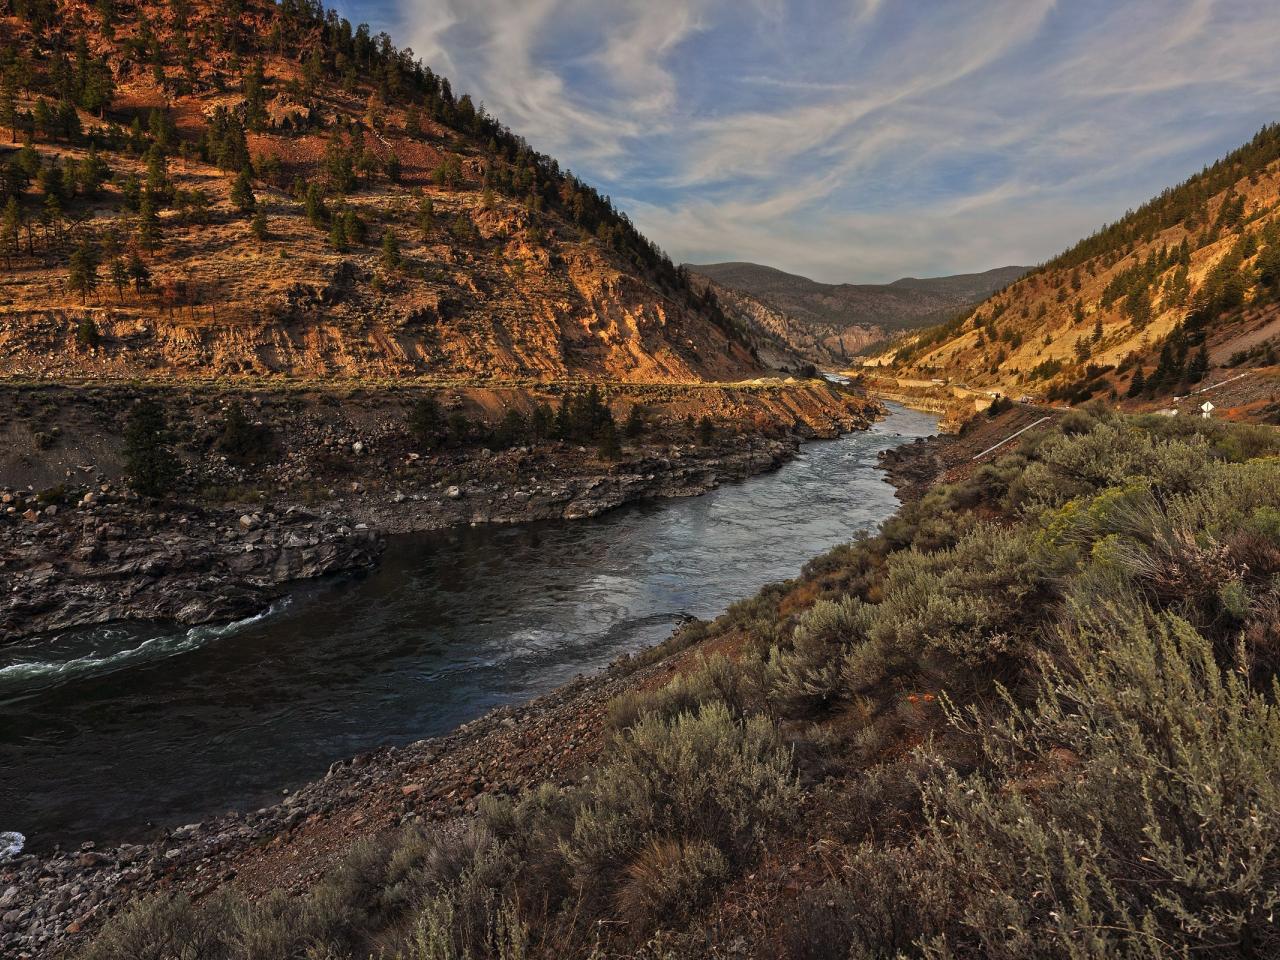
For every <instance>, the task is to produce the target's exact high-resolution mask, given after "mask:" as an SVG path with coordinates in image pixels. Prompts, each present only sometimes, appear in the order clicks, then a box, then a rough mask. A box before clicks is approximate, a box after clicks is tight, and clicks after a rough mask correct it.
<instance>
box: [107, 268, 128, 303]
mask: <svg viewBox="0 0 1280 960" xmlns="http://www.w3.org/2000/svg"><path fill="white" fill-rule="evenodd" d="M111 285H112V286H114V287H115V288H116V299H117V300H119V301H121V302H122V303H123V302H124V288H125V287H127V286H128V285H129V270H128V268H127V267H126V266H125V265H124V261H123V260H121V259H120V258H119V257H116V258H115V259H113V260H112V261H111Z"/></svg>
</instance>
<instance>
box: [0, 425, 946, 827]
mask: <svg viewBox="0 0 1280 960" xmlns="http://www.w3.org/2000/svg"><path fill="white" fill-rule="evenodd" d="M936 419H937V418H936V417H934V416H932V415H930V414H925V413H919V412H916V411H912V410H907V409H905V408H902V407H897V406H893V407H891V409H890V415H889V416H888V417H887V418H886V419H885V420H882V421H881V422H880V423H878V424H876V425H875V426H874V427H873V428H872V429H871V430H869V431H866V432H863V433H857V434H852V435H849V436H846V437H844V438H841V439H839V440H829V441H818V442H814V443H810V444H807V445H805V447H804V448H803V450H802V452H801V454H800V456H799V457H797V458H796V459H795V460H793V461H791V462H790V463H788V464H786V465H785V466H784V467H782V468H781V469H780V470H777V471H775V472H774V473H771V474H766V475H763V476H759V477H754V478H752V479H749V480H745V481H742V482H740V483H733V484H727V485H725V486H723V487H721V488H720V489H718V490H715V491H713V492H711V493H709V494H706V495H704V496H701V497H696V498H692V499H688V500H668V501H661V502H655V503H645V504H638V505H633V506H629V507H625V508H623V509H620V510H616V511H613V512H612V513H609V514H606V515H605V516H602V517H598V518H595V519H592V520H579V521H573V522H547V523H534V524H528V525H524V526H518V527H477V528H461V529H456V530H451V531H448V532H444V533H439V534H431V535H414V536H405V537H397V538H393V539H392V540H391V542H390V543H389V544H388V548H387V551H386V553H385V555H384V557H383V562H382V563H381V565H380V566H379V567H378V568H377V569H376V570H374V571H372V572H370V573H367V574H363V575H359V576H351V577H344V578H338V579H331V580H327V581H323V582H321V583H317V584H312V585H309V586H307V587H304V588H302V589H299V590H298V591H296V592H295V593H294V595H293V596H291V597H290V598H289V599H288V600H287V601H286V602H284V603H282V604H279V605H277V607H275V608H273V609H272V610H271V611H270V612H267V613H265V614H264V615H262V616H260V617H257V618H254V619H252V620H250V621H246V622H243V623H240V624H233V625H229V626H223V627H216V628H210V627H202V628H196V629H193V630H175V629H173V628H167V629H164V628H154V627H138V626H116V627H100V628H96V629H93V630H85V631H76V632H70V633H66V634H60V635H56V636H53V637H44V638H40V639H38V640H32V641H28V642H25V643H22V644H19V645H17V646H9V647H5V648H3V649H0V831H20V832H21V833H22V834H25V835H26V837H27V846H28V850H30V851H40V850H47V849H50V848H51V847H52V846H53V845H54V844H55V843H61V844H63V845H64V846H66V845H71V844H77V843H79V842H80V841H82V840H86V839H93V840H96V841H99V842H117V841H122V840H132V839H137V838H140V837H143V836H145V835H147V833H148V832H149V830H150V829H151V828H153V827H155V826H174V825H177V824H181V823H187V822H190V821H194V820H198V819H201V818H203V817H206V816H209V815H213V814H218V813H223V812H226V811H227V810H230V809H246V808H252V807H257V806H261V805H263V804H264V803H267V802H270V801H272V800H274V799H278V798H279V796H280V791H281V790H282V789H283V788H291V787H294V786H296V785H298V784H300V783H303V782H306V781H307V780H310V779H314V778H315V777H317V776H320V775H321V774H323V773H324V771H325V770H326V769H327V767H328V766H329V764H330V763H332V762H333V761H334V760H338V759H342V758H346V757H349V756H351V755H353V754H356V753H359V752H360V751H362V750H366V749H368V748H370V747H374V746H377V745H380V744H403V743H409V742H412V741H414V740H419V739H422V738H424V737H430V736H434V735H438V734H441V733H444V732H446V731H448V730H450V729H451V728H453V727H456V726H457V725H458V724H460V723H465V722H466V721H468V720H472V719H474V718H476V717H478V716H480V715H481V714H483V713H485V712H486V711H487V710H489V709H491V708H492V707H494V706H497V705H500V704H504V703H511V702H513V701H520V700H525V699H528V698H530V697H533V696H536V695H538V694H540V693H544V692H546V691H548V690H550V689H552V688H554V687H555V686H557V685H559V684H561V683H563V682H565V681H567V680H569V679H572V678H573V677H574V676H575V675H576V674H579V673H588V672H591V671H594V670H597V669H599V668H601V667H603V666H605V665H606V664H607V663H609V662H610V661H611V660H613V659H614V658H615V657H617V656H618V655H619V654H622V653H624V652H629V651H636V650H639V649H641V648H643V647H646V646H649V645H652V644H654V643H657V642H658V641H660V640H662V639H664V638H665V637H667V636H668V635H669V634H670V633H671V630H672V629H673V628H674V627H675V626H676V625H677V624H678V623H679V622H680V621H681V619H683V618H685V617H688V616H697V617H703V618H710V617H714V616H715V615H717V614H719V613H721V612H723V611H724V609H725V608H726V607H727V606H728V605H729V604H730V603H732V602H733V601H735V600H738V599H741V598H743V597H747V596H750V595H751V594H753V593H754V592H755V591H757V590H758V589H759V588H760V587H761V586H763V585H764V584H766V583H770V582H772V581H775V580H781V579H785V578H787V577H790V576H793V575H794V574H796V573H797V572H798V571H799V569H800V567H801V566H802V565H803V564H804V563H805V561H807V560H809V559H810V558H812V557H814V556H815V555H817V554H819V553H822V552H823V551H825V550H827V549H829V548H831V547H834V546H836V545H837V544H840V543H843V542H845V541H847V540H849V539H850V537H852V536H853V535H854V534H856V533H857V532H859V531H861V530H866V529H869V528H874V527H875V526H877V525H878V524H879V523H880V522H881V521H883V520H884V519H885V518H886V517H888V516H889V515H890V514H891V513H892V512H893V511H894V509H895V508H896V506H897V498H896V497H895V495H894V492H893V488H892V487H890V485H889V484H888V483H887V482H886V481H885V479H884V475H883V472H882V471H880V470H879V469H878V467H877V462H876V457H877V455H878V454H879V453H880V451H882V450H885V449H888V448H890V447H894V446H897V445H899V444H901V443H903V442H907V441H910V440H911V439H913V438H915V437H923V436H928V435H930V434H931V433H933V432H934V430H935V428H936Z"/></svg>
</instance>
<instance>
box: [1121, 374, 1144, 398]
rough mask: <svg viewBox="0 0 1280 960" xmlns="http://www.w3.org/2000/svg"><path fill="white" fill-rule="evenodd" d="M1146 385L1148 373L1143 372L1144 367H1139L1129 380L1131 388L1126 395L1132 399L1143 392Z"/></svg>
mask: <svg viewBox="0 0 1280 960" xmlns="http://www.w3.org/2000/svg"><path fill="white" fill-rule="evenodd" d="M1146 386H1147V378H1146V375H1145V374H1143V372H1142V368H1141V367H1138V369H1137V370H1135V371H1134V372H1133V379H1132V380H1130V381H1129V389H1128V391H1126V393H1125V396H1126V397H1128V398H1129V399H1130V400H1132V399H1133V398H1134V397H1137V396H1138V395H1139V394H1141V393H1142V391H1143V390H1145V389H1146Z"/></svg>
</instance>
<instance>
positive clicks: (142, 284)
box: [129, 250, 151, 295]
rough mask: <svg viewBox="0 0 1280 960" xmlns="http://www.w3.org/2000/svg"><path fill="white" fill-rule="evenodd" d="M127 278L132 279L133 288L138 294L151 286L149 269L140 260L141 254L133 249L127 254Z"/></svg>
mask: <svg viewBox="0 0 1280 960" xmlns="http://www.w3.org/2000/svg"><path fill="white" fill-rule="evenodd" d="M129 279H131V280H132V281H133V289H134V290H135V291H136V292H137V293H138V294H139V295H141V294H142V291H143V290H146V289H147V288H148V287H150V286H151V270H150V269H149V268H148V267H147V265H146V263H144V262H143V260H142V255H141V254H139V253H138V251H137V250H134V251H133V252H132V253H130V254H129Z"/></svg>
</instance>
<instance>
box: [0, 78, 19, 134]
mask: <svg viewBox="0 0 1280 960" xmlns="http://www.w3.org/2000/svg"><path fill="white" fill-rule="evenodd" d="M0 127H8V128H9V139H10V142H11V143H17V142H18V84H17V81H16V80H14V78H13V72H12V71H11V70H6V71H5V72H4V74H3V75H2V76H0Z"/></svg>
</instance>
